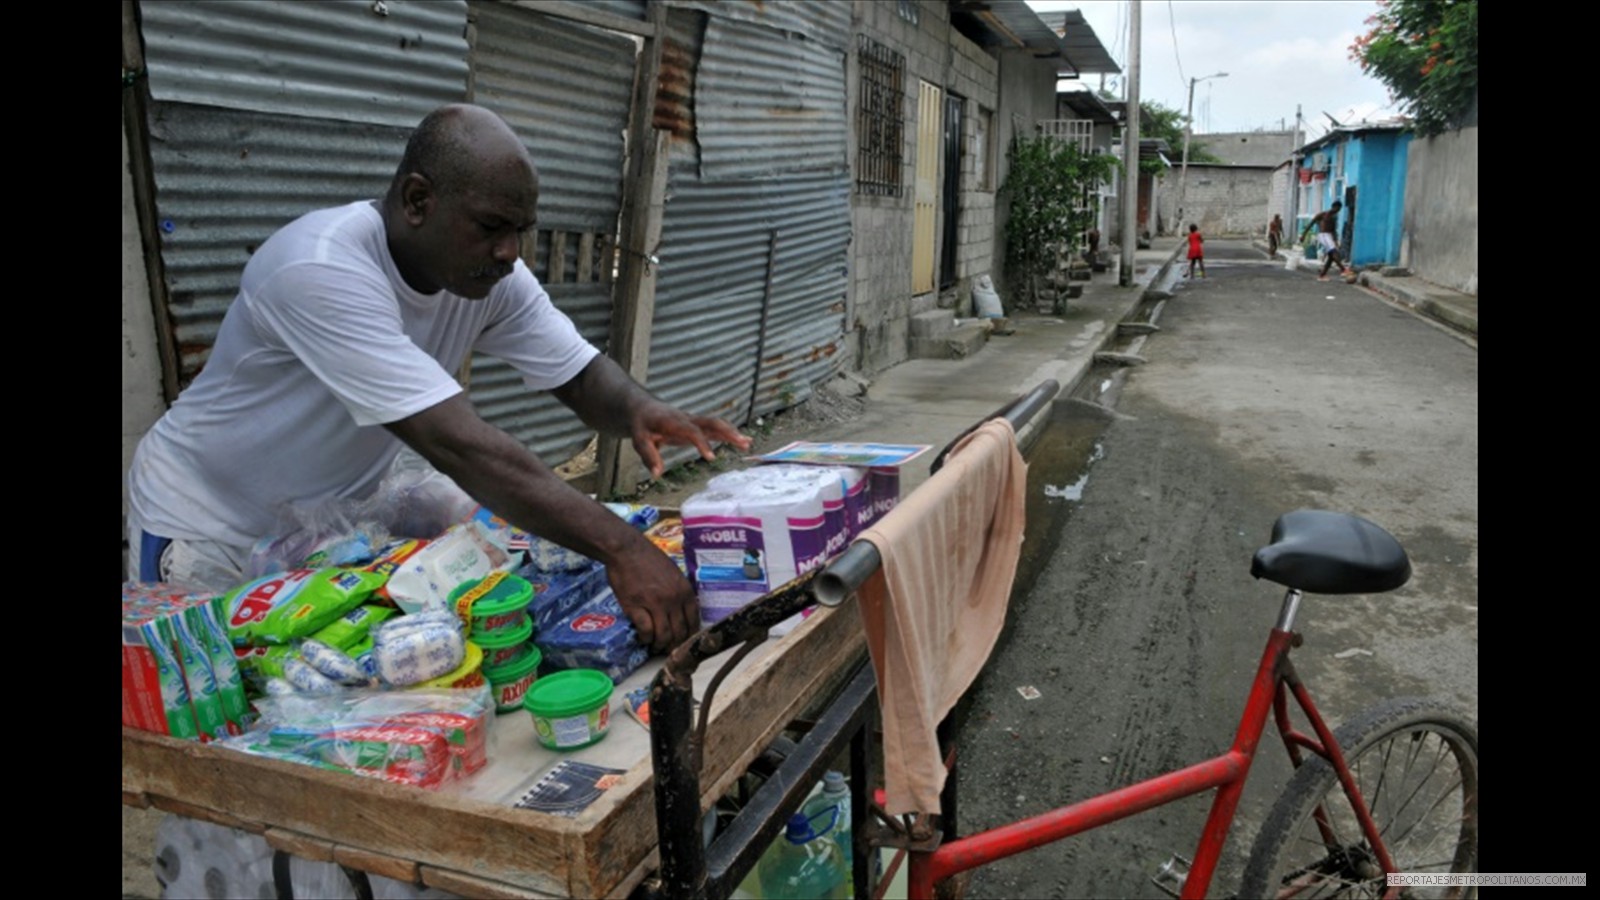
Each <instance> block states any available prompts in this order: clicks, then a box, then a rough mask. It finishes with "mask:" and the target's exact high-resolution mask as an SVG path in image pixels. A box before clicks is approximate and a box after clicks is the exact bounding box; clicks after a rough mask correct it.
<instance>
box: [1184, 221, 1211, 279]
mask: <svg viewBox="0 0 1600 900" xmlns="http://www.w3.org/2000/svg"><path fill="white" fill-rule="evenodd" d="M1205 242H1206V239H1205V238H1203V237H1201V236H1200V226H1198V225H1190V226H1189V273H1188V274H1187V275H1185V276H1183V277H1185V278H1193V277H1194V265H1195V263H1199V264H1200V277H1201V278H1204V277H1206V253H1205V250H1203V249H1201V246H1200V245H1202V244H1204V243H1205Z"/></svg>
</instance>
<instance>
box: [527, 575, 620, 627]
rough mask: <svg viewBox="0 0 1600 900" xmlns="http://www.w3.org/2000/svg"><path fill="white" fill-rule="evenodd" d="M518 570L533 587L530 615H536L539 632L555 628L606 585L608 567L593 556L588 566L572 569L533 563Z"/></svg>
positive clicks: (534, 620)
mask: <svg viewBox="0 0 1600 900" xmlns="http://www.w3.org/2000/svg"><path fill="white" fill-rule="evenodd" d="M517 574H518V575H520V576H522V577H523V578H524V579H526V580H527V582H528V583H529V584H530V585H532V587H533V599H531V600H529V601H528V615H530V616H532V617H533V628H534V635H535V636H537V635H540V634H545V633H546V632H548V631H549V630H550V629H552V628H554V627H555V626H556V623H557V622H560V621H561V620H562V619H565V618H567V617H568V616H570V615H572V613H573V612H574V611H575V610H577V609H578V607H580V606H582V605H584V604H585V603H588V602H589V601H590V600H593V599H594V598H595V595H597V594H599V593H600V592H601V591H602V590H604V589H605V587H606V567H605V566H602V565H601V564H600V563H598V562H594V561H593V560H591V561H590V563H589V565H588V567H586V568H583V569H578V570H576V571H572V572H544V571H540V570H539V569H536V568H534V567H533V566H532V565H531V564H530V565H527V566H524V567H522V568H521V569H518V570H517Z"/></svg>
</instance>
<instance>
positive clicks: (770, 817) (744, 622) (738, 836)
mask: <svg viewBox="0 0 1600 900" xmlns="http://www.w3.org/2000/svg"><path fill="white" fill-rule="evenodd" d="M775 239H776V236H775V235H774V240H775ZM1059 391H1060V386H1059V385H1058V384H1057V382H1055V381H1054V380H1049V379H1047V380H1045V381H1043V382H1041V383H1040V384H1039V385H1038V386H1037V387H1035V388H1034V389H1033V390H1031V391H1029V392H1028V393H1027V394H1025V395H1023V396H1021V397H1019V398H1017V399H1016V400H1013V401H1012V402H1010V403H1008V404H1006V405H1005V406H1002V407H1001V408H1000V409H999V410H997V411H995V413H993V414H991V415H989V416H986V417H985V418H983V419H982V420H980V421H979V422H977V423H975V424H974V425H973V426H972V428H969V429H967V431H966V432H963V433H962V435H961V437H965V436H966V435H967V434H969V433H971V432H972V431H974V430H976V429H977V428H979V427H981V426H982V425H983V423H984V422H988V421H990V420H992V419H995V418H999V417H1004V418H1006V419H1007V420H1008V421H1009V422H1011V424H1012V427H1013V428H1015V429H1020V428H1021V427H1022V426H1023V425H1025V424H1026V423H1027V422H1028V421H1029V420H1031V419H1032V417H1033V416H1034V415H1036V414H1037V413H1038V412H1039V411H1040V410H1042V409H1043V408H1044V407H1045V406H1046V405H1047V404H1049V403H1050V402H1051V401H1053V400H1054V399H1055V396H1056V394H1057V393H1058V392H1059ZM961 437H958V438H956V440H955V441H952V442H951V443H950V445H948V446H946V447H945V449H944V450H942V451H941V452H940V453H939V455H938V457H936V458H935V460H934V462H933V465H932V471H935V472H937V471H938V470H939V468H940V467H941V466H942V465H943V463H944V459H945V457H946V456H947V455H948V454H949V453H950V451H951V449H952V448H953V447H954V446H955V445H956V444H957V443H959V441H960V440H961ZM881 566H882V558H881V556H879V554H878V551H877V549H876V548H875V547H873V546H872V544H871V543H870V542H868V541H856V542H855V543H854V544H852V545H851V546H850V547H849V548H848V549H847V550H846V551H845V552H844V553H842V554H840V556H839V558H838V559H836V560H834V562H833V563H831V564H830V565H828V566H827V567H826V568H825V569H823V570H822V571H821V572H820V573H812V574H809V575H806V576H802V577H801V578H797V579H795V580H794V581H791V582H789V583H788V584H786V585H784V586H782V587H780V588H779V589H778V590H776V591H774V592H772V593H771V594H769V595H768V596H766V597H764V598H762V599H761V600H759V601H757V602H755V603H752V604H750V605H749V606H746V607H744V608H742V609H740V610H738V611H736V612H735V613H733V614H732V615H730V616H729V617H728V618H726V619H723V620H722V621H721V622H718V623H716V624H715V625H712V626H711V627H710V628H707V629H705V630H703V631H701V632H699V633H698V634H695V635H694V636H692V637H690V638H689V640H687V641H685V642H684V643H682V644H680V645H678V647H677V648H675V649H674V650H673V651H672V653H671V654H670V655H669V656H668V658H667V662H666V665H664V666H663V667H662V669H661V671H660V672H659V673H658V674H657V675H656V678H655V681H653V682H652V683H651V687H650V710H651V723H652V725H651V728H650V747H651V761H652V764H653V768H654V775H655V805H656V831H657V841H658V849H659V856H660V860H661V869H660V871H659V873H658V874H657V876H656V877H654V878H651V879H648V880H647V881H646V882H645V884H644V885H642V886H641V888H640V894H641V895H642V896H644V897H673V898H678V897H695V896H704V897H712V898H722V897H726V896H728V895H729V894H731V893H732V890H733V888H734V887H735V885H736V882H737V879H739V878H741V877H743V875H744V874H745V873H747V872H749V871H750V870H751V868H753V867H754V865H755V862H756V860H757V859H758V858H759V857H760V854H761V852H762V851H763V850H764V849H765V848H766V845H767V844H768V843H770V842H771V841H772V840H773V839H774V838H776V837H777V836H778V834H779V832H780V831H781V830H782V828H783V826H784V824H785V821H784V818H783V817H782V816H780V815H778V813H779V811H781V810H793V809H795V808H798V806H799V804H800V801H802V800H803V799H805V796H806V794H807V793H809V791H810V789H811V786H812V785H813V784H814V783H815V782H816V781H817V779H818V778H820V777H821V775H822V773H823V772H824V771H825V770H826V769H827V766H828V765H829V764H830V763H831V761H832V760H833V759H834V758H835V757H836V756H837V755H838V753H839V752H840V751H841V750H842V749H843V745H844V742H845V741H846V740H848V741H849V742H850V760H851V766H850V768H851V769H852V775H853V776H854V777H855V779H856V784H857V785H858V788H857V789H856V790H855V791H853V792H852V801H851V803H852V817H853V819H854V820H855V821H862V822H864V821H866V810H867V805H866V804H867V799H866V798H867V796H868V790H869V788H868V786H867V785H866V779H867V777H868V776H867V773H868V772H869V771H870V770H869V769H868V766H867V763H868V760H869V756H870V753H871V735H870V725H871V723H870V722H869V721H868V716H869V714H870V713H871V711H872V709H873V705H874V704H873V701H874V699H875V698H876V696H877V681H876V677H875V675H874V672H873V669H872V667H871V666H870V665H867V664H866V663H865V662H863V663H862V664H861V666H860V668H859V669H858V671H857V672H856V673H855V675H854V676H852V677H851V679H850V681H849V683H848V685H847V686H846V687H845V689H844V690H843V691H842V692H841V693H840V695H839V696H838V697H837V698H836V699H835V700H834V701H833V703H831V704H830V705H829V707H828V709H827V710H826V711H825V712H824V713H823V715H822V717H821V718H820V719H819V720H818V722H817V724H816V726H815V727H813V728H812V729H811V730H810V731H809V732H808V733H807V734H806V736H805V737H804V738H803V739H802V740H801V741H800V742H799V744H798V746H797V748H796V750H795V751H794V752H793V753H792V754H791V755H790V756H789V758H788V759H786V760H785V761H784V762H783V764H782V765H780V766H779V767H778V771H777V772H776V773H774V775H773V776H772V778H771V779H769V781H768V782H767V783H766V784H763V785H762V787H761V788H760V789H758V790H757V791H756V792H755V794H754V795H753V796H752V797H751V798H750V800H749V802H747V803H746V804H745V807H744V808H743V809H742V810H740V812H739V813H738V815H737V816H736V817H735V818H734V820H733V822H732V823H731V824H730V826H729V828H728V829H727V830H726V831H725V832H724V834H723V835H722V836H721V837H718V838H717V839H715V840H714V841H713V842H712V844H711V847H710V850H709V853H708V850H707V848H706V846H705V845H704V844H703V842H702V841H703V838H702V837H701V816H702V811H701V809H700V767H701V762H702V758H701V752H702V749H703V748H702V746H701V743H702V740H703V734H701V733H699V732H697V731H696V730H695V728H694V695H693V687H694V684H693V675H694V672H695V670H696V668H698V666H699V664H700V663H701V662H703V661H705V660H706V659H709V658H711V657H713V656H716V655H717V654H719V653H721V652H722V651H724V650H726V649H728V648H730V647H733V646H735V645H737V644H740V643H748V642H752V641H759V640H761V639H763V638H764V637H765V636H766V634H767V632H768V630H769V629H770V628H771V627H772V626H774V625H777V624H778V623H779V622H782V621H784V620H785V619H787V618H789V617H790V616H792V615H794V614H795V613H798V612H799V611H800V610H802V609H804V608H805V607H807V606H809V605H811V604H812V603H813V602H818V603H823V604H825V605H828V606H837V605H838V604H839V603H841V602H843V600H844V598H845V597H847V596H849V595H850V594H851V593H853V592H854V591H855V590H856V589H857V588H859V587H860V586H861V584H862V583H864V582H865V581H866V580H867V579H868V578H869V577H871V576H872V574H873V573H875V572H876V571H877V570H878V569H879V568H880V567H881ZM711 701H712V697H711V694H710V692H708V693H707V696H706V697H704V698H703V699H702V702H701V705H702V709H701V715H702V716H703V717H709V713H710V709H711ZM942 743H943V742H942ZM951 782H952V783H953V779H951ZM950 793H951V794H952V796H950V797H949V798H948V799H947V801H945V802H947V803H948V804H949V806H948V807H947V808H948V811H949V812H950V813H952V815H951V816H949V817H948V820H947V822H946V827H947V829H948V830H950V831H951V833H952V834H953V832H954V816H953V813H954V809H955V805H954V804H955V798H954V796H953V791H952V792H950ZM858 816H859V818H855V817H858ZM853 849H854V860H855V865H854V871H853V872H852V880H853V882H854V884H855V889H856V896H858V897H860V896H868V893H867V888H868V884H867V882H868V880H869V873H870V866H869V857H870V854H871V852H872V851H871V848H869V846H868V845H867V843H866V836H865V829H859V830H856V831H855V832H854V847H853Z"/></svg>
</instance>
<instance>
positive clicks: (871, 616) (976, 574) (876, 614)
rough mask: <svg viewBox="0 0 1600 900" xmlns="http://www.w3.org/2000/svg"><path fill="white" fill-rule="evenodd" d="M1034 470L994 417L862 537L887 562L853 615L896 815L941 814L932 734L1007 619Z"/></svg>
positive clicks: (889, 806) (1007, 427) (941, 775)
mask: <svg viewBox="0 0 1600 900" xmlns="http://www.w3.org/2000/svg"><path fill="white" fill-rule="evenodd" d="M1027 471H1028V467H1027V464H1026V463H1024V462H1023V460H1022V455H1021V454H1020V453H1019V452H1018V451H1017V436H1016V432H1015V431H1014V430H1013V429H1012V426H1011V423H1010V422H1008V421H1006V420H1005V419H1003V418H998V419H992V420H990V421H988V422H986V423H984V424H983V425H981V426H980V427H978V428H977V429H976V430H974V431H973V432H972V433H971V434H970V435H968V436H967V437H965V438H963V439H962V441H961V442H960V443H958V444H957V445H956V446H955V448H954V449H953V450H952V451H951V452H950V454H949V456H947V457H946V459H945V463H944V467H943V468H941V469H940V470H939V471H938V472H936V473H934V474H933V475H932V476H930V477H929V478H928V480H927V481H925V482H923V483H922V484H921V485H920V486H919V487H917V489H916V490H914V491H912V492H911V494H910V495H909V496H908V497H905V498H903V499H902V500H901V501H900V503H899V504H898V505H897V506H895V508H894V509H893V510H891V511H890V512H889V513H888V514H887V515H886V516H884V517H883V518H882V519H880V520H879V521H878V522H876V523H875V524H874V525H873V526H872V527H871V528H869V529H867V530H866V531H865V532H863V534H862V535H861V537H862V538H863V539H865V540H868V541H871V542H872V544H873V546H874V547H876V548H877V550H878V553H879V555H880V556H882V558H883V565H882V567H881V569H880V570H879V572H878V573H877V574H875V575H873V576H872V577H871V578H870V579H868V580H867V582H866V583H865V584H863V585H862V586H861V589H860V591H859V592H858V593H857V599H858V603H857V608H858V609H860V610H861V616H862V619H863V622H864V624H865V626H866V632H867V646H868V650H869V652H870V653H871V656H872V666H873V669H874V671H875V673H876V674H877V677H878V698H879V704H880V707H881V709H882V710H883V758H884V790H885V793H886V795H887V803H886V805H885V809H886V810H887V811H888V812H889V813H891V814H894V815H899V814H902V813H911V812H926V813H938V812H939V811H940V810H939V791H940V789H941V788H942V787H943V786H944V780H945V775H946V772H945V767H944V760H943V759H942V758H941V757H940V755H939V741H938V737H937V735H936V733H935V730H936V729H937V728H938V725H939V722H940V721H942V720H943V719H944V717H945V716H946V715H947V714H948V713H949V712H950V710H951V708H952V707H954V706H955V704H956V702H957V701H958V700H960V699H961V695H962V694H964V693H965V692H966V690H967V688H968V687H970V686H971V685H972V682H973V679H975V678H977V676H978V672H979V671H980V670H982V668H983V666H984V663H985V662H987V661H988V659H989V653H990V651H991V650H993V649H994V644H995V641H996V640H997V639H998V638H999V636H1000V630H1001V627H1002V626H1003V625H1004V624H1005V617H1006V607H1007V605H1008V603H1009V601H1010V596H1011V585H1012V582H1013V580H1014V579H1015V578H1016V574H1017V560H1018V558H1019V557H1020V556H1021V554H1022V533H1023V526H1024V523H1025V514H1024V504H1025V502H1026V488H1027Z"/></svg>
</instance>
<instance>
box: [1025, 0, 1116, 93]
mask: <svg viewBox="0 0 1600 900" xmlns="http://www.w3.org/2000/svg"><path fill="white" fill-rule="evenodd" d="M1035 15H1037V16H1038V17H1039V19H1040V21H1042V22H1044V24H1045V26H1046V27H1048V28H1049V29H1050V30H1051V31H1053V32H1055V33H1056V34H1058V35H1060V36H1061V46H1062V55H1063V56H1064V57H1066V63H1067V65H1068V67H1069V69H1068V70H1066V71H1063V73H1062V74H1063V75H1065V76H1069V77H1070V76H1076V75H1082V74H1085V73H1087V74H1091V75H1093V74H1098V73H1101V72H1104V73H1107V74H1112V75H1119V74H1121V73H1122V67H1121V66H1119V65H1117V61H1116V60H1114V59H1112V58H1111V53H1110V52H1109V51H1108V50H1106V48H1105V45H1104V44H1102V43H1101V42H1100V37H1099V36H1098V35H1096V34H1095V33H1094V28H1092V27H1090V25H1089V20H1088V19H1085V18H1084V17H1083V13H1081V12H1078V11H1077V10H1075V9H1063V10H1057V11H1055V12H1046V13H1035Z"/></svg>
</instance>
